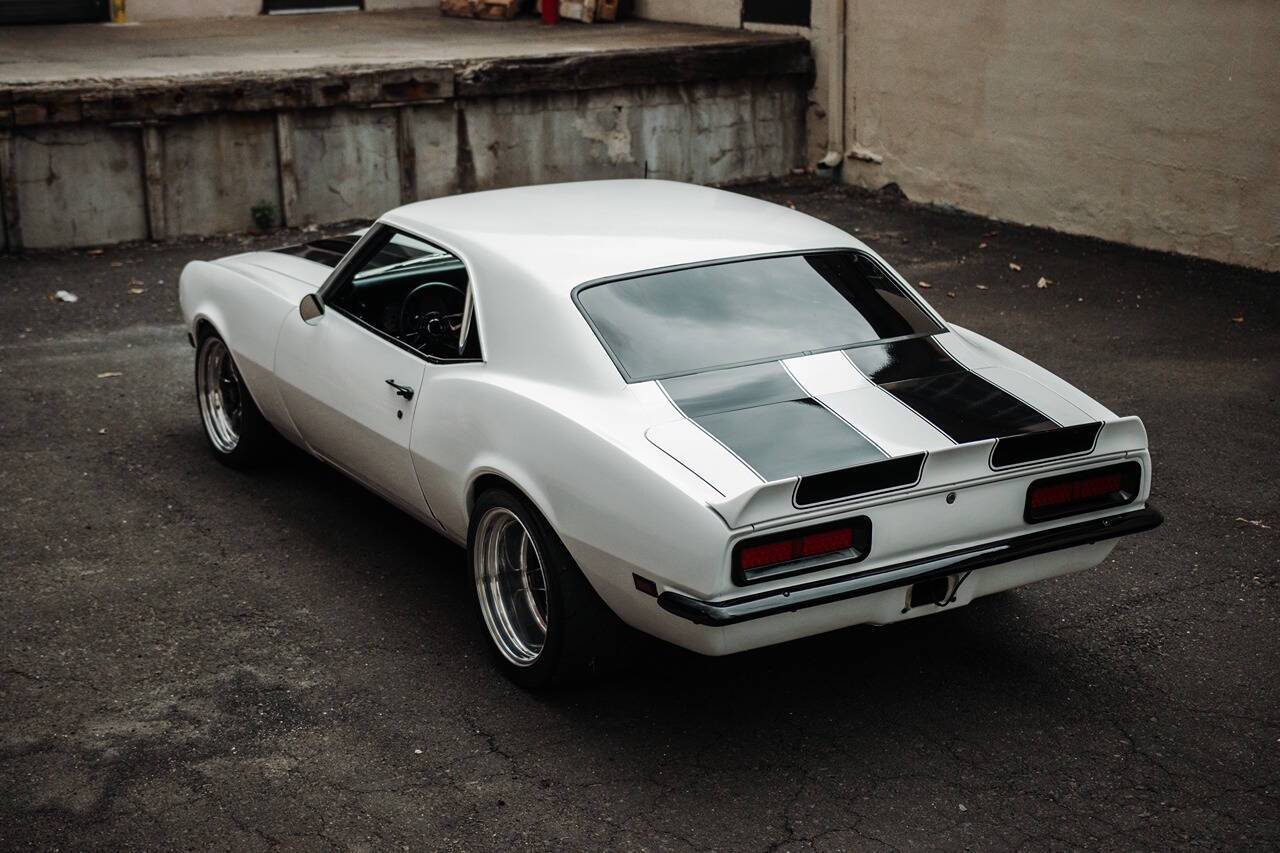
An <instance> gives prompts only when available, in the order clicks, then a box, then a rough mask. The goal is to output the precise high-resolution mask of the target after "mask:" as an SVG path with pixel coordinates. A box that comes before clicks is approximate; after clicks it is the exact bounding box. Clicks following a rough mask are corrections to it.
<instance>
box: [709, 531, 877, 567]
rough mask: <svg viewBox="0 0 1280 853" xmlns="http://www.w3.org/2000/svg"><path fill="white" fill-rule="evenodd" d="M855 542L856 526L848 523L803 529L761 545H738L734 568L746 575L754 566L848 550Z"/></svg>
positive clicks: (770, 564)
mask: <svg viewBox="0 0 1280 853" xmlns="http://www.w3.org/2000/svg"><path fill="white" fill-rule="evenodd" d="M854 541H855V537H854V529H853V525H852V524H849V525H842V526H839V527H826V528H822V529H821V530H814V531H810V532H807V533H806V532H804V531H801V532H799V533H797V534H796V535H794V536H787V537H784V538H782V539H770V540H769V541H767V542H761V543H759V544H750V543H748V544H744V545H741V546H739V547H738V556H737V565H736V566H735V568H736V569H737V571H738V572H739V573H743V574H747V573H750V572H751V571H752V570H753V569H763V568H767V567H769V566H777V565H779V564H782V563H790V562H792V561H794V560H804V559H807V558H809V557H821V556H822V555H824V554H834V553H836V552H837V551H845V550H849V549H851V548H854V547H855V545H854Z"/></svg>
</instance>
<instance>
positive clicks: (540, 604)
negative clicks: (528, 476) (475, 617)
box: [472, 507, 547, 666]
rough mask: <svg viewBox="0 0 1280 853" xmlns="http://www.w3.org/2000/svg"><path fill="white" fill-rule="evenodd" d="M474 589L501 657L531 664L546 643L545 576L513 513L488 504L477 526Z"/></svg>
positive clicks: (533, 545)
mask: <svg viewBox="0 0 1280 853" xmlns="http://www.w3.org/2000/svg"><path fill="white" fill-rule="evenodd" d="M472 561H473V566H472V568H473V569H474V571H475V579H476V594H477V597H478V598H479V599H480V612H481V613H483V614H484V622H485V625H486V626H487V627H488V628H489V634H490V636H492V637H493V641H494V643H495V644H496V645H497V647H498V651H499V652H501V653H502V656H503V657H504V658H506V659H507V660H508V661H510V662H511V663H513V664H515V665H516V666H530V665H532V664H533V663H534V662H535V661H536V660H537V659H538V656H539V655H540V654H542V648H543V646H544V645H545V644H546V642H547V576H546V571H545V569H544V567H543V566H544V564H543V562H542V555H541V554H540V553H539V552H538V546H537V543H535V542H534V541H533V537H532V536H530V535H529V531H528V530H527V529H525V526H524V523H523V522H522V521H520V519H519V518H518V517H517V516H516V514H515V513H514V512H512V511H511V510H509V509H507V508H505V507H492V508H490V509H489V510H488V511H486V512H485V514H484V515H483V516H481V518H480V521H479V524H478V525H477V527H476V536H475V546H474V550H473V551H472Z"/></svg>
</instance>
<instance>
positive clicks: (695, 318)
mask: <svg viewBox="0 0 1280 853" xmlns="http://www.w3.org/2000/svg"><path fill="white" fill-rule="evenodd" d="M577 299H578V304H579V306H580V307H581V308H582V311H583V313H584V314H585V315H586V316H587V319H588V320H589V321H590V323H591V325H592V327H593V328H594V329H595V331H596V334H597V335H598V336H599V337H600V340H601V341H602V342H603V343H604V345H605V348H606V349H607V350H608V351H609V353H610V355H612V356H613V360H614V361H615V362H616V363H617V365H618V367H619V369H620V370H621V371H622V373H623V376H624V377H625V378H626V379H627V380H628V381H629V382H638V381H641V380H645V379H659V378H662V377H665V376H672V375H676V374H681V373H694V372H698V371H702V370H710V369H714V368H717V367H726V366H728V365H732V364H748V363H752V362H761V361H770V360H773V359H778V358H786V357H788V356H795V355H803V354H805V353H810V352H819V351H823V350H831V349H839V348H842V347H847V346H853V345H856V344H863V343H870V342H873V341H879V340H884V339H886V338H899V337H903V336H907V335H924V334H933V333H935V332H939V331H942V328H941V327H940V326H939V325H938V324H937V323H936V322H935V321H934V320H933V319H932V318H931V317H930V316H929V315H928V314H926V313H925V312H924V311H923V310H922V309H921V308H920V307H919V305H917V304H916V302H915V301H914V300H913V299H912V298H911V297H910V296H908V295H907V293H906V291H905V290H904V289H903V288H902V287H901V286H900V285H899V284H898V283H897V282H896V281H895V280H893V279H892V278H890V277H889V275H888V273H887V272H885V271H884V269H882V268H881V267H880V265H879V264H877V263H876V262H875V261H873V260H872V259H871V258H870V257H868V256H866V255H864V254H862V253H860V252H854V251H837V252H814V253H810V254H803V255H788V256H785V257H771V258H755V259H750V260H744V261H731V262H728V263H719V264H713V265H710V266H702V267H691V268H687V269H680V270H673V271H671V272H661V273H651V274H648V275H640V276H636V277H635V278H628V279H622V280H617V281H610V282H604V283H602V284H596V285H591V286H588V287H584V288H582V289H581V290H580V291H578V294H577Z"/></svg>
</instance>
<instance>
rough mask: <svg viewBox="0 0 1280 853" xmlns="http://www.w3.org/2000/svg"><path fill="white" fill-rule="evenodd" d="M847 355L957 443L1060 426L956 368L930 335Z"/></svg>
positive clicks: (958, 367)
mask: <svg viewBox="0 0 1280 853" xmlns="http://www.w3.org/2000/svg"><path fill="white" fill-rule="evenodd" d="M845 355H846V356H848V358H849V360H850V361H851V362H852V363H853V365H854V366H855V367H857V368H858V370H860V371H862V373H863V374H865V375H866V376H867V377H868V378H869V379H870V380H871V381H872V382H874V383H876V384H877V385H879V386H880V387H882V388H884V389H885V390H886V391H888V392H889V393H890V394H892V395H893V396H894V397H896V398H897V399H898V400H900V401H901V402H902V403H903V404H905V405H907V406H909V407H910V408H911V409H913V410H914V411H915V412H916V413H917V414H918V415H920V416H921V417H922V418H924V419H925V420H927V421H928V422H929V423H931V424H933V425H934V426H935V427H936V428H937V429H938V430H939V431H940V432H942V433H943V434H944V435H946V436H947V437H948V438H950V439H951V440H952V441H954V442H956V443H957V444H967V443H969V442H974V441H983V440H985V439H990V438H1003V437H1006V436H1015V435H1025V434H1028V433H1035V432H1043V431H1047V430H1054V429H1057V428H1058V426H1059V424H1058V423H1057V422H1056V421H1054V420H1052V419H1050V418H1049V417H1047V416H1046V415H1044V414H1043V413H1042V412H1040V411H1039V410H1037V409H1035V408H1034V407H1032V406H1030V405H1029V404H1027V403H1026V402H1024V401H1023V400H1020V399H1018V398H1017V397H1015V396H1014V395H1012V394H1010V393H1009V392H1008V391H1005V390H1004V389H1003V388H1000V387H997V386H996V385H993V384H992V383H991V382H989V381H987V380H986V379H985V378H983V377H981V376H979V375H978V374H976V373H974V372H973V371H971V370H969V369H968V368H966V367H965V366H964V365H962V364H960V363H959V362H958V361H956V360H955V359H953V358H952V357H951V356H950V355H949V354H948V353H947V352H946V351H945V350H943V349H942V347H941V346H939V345H938V343H937V342H936V341H935V340H933V338H931V337H929V338H915V339H912V340H905V341H894V342H891V343H884V344H874V345H870V346H861V347H855V348H852V349H847V350H845Z"/></svg>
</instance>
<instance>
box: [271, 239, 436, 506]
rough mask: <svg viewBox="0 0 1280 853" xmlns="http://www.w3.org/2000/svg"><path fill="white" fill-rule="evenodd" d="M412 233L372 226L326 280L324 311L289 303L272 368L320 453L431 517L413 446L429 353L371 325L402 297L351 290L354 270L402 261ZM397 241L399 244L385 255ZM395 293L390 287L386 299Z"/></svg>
mask: <svg viewBox="0 0 1280 853" xmlns="http://www.w3.org/2000/svg"><path fill="white" fill-rule="evenodd" d="M393 238H394V239H395V241H396V242H395V243H391V241H392V240H393ZM413 240H414V238H409V237H407V235H402V234H400V233H399V232H395V231H393V230H392V229H390V228H386V227H385V226H375V232H374V233H371V234H370V235H369V237H367V238H366V239H365V240H363V241H361V242H360V243H358V244H357V245H356V246H355V247H354V248H353V249H352V252H351V255H352V257H349V258H348V259H347V260H346V261H344V262H343V263H342V264H341V265H339V267H338V268H337V269H336V270H335V273H334V276H335V277H334V279H332V280H331V281H330V283H328V284H326V285H325V288H324V291H323V292H325V293H327V294H330V295H331V296H333V297H334V298H333V299H332V301H326V303H325V304H324V309H323V311H322V313H319V314H318V315H316V316H313V317H311V318H310V319H303V317H302V315H301V313H300V312H298V311H292V312H290V313H289V316H288V317H287V318H286V319H285V321H284V324H283V326H282V327H281V329H280V337H279V341H278V343H277V346H276V358H275V373H276V377H277V380H278V387H279V389H280V394H281V396H282V397H283V398H284V402H285V406H286V407H287V409H288V412H289V416H290V417H291V418H292V419H293V422H294V425H295V426H296V427H297V428H298V432H299V433H300V434H301V436H302V438H303V440H304V441H305V442H306V443H307V445H308V447H309V448H310V449H311V450H312V451H313V452H314V453H315V454H316V455H318V456H321V457H323V458H324V459H325V460H327V461H329V462H330V463H332V464H333V465H334V466H336V467H338V468H339V469H341V470H342V471H344V472H346V473H347V474H348V475H350V476H351V477H353V478H354V479H356V480H358V481H359V482H361V483H363V484H364V485H366V486H368V487H369V488H371V489H373V490H374V491H376V492H378V493H380V494H382V495H383V496H384V497H386V498H388V499H389V500H391V501H392V502H393V503H395V504H397V505H398V506H400V507H401V508H402V509H404V510H406V511H408V512H409V513H411V514H413V515H415V516H417V517H419V518H422V519H426V520H431V511H430V508H429V507H428V506H427V502H426V499H425V498H424V497H423V494H422V487H421V486H420V485H419V483H418V479H417V475H416V474H415V473H414V468H413V462H412V459H411V458H410V455H409V437H410V431H411V427H412V424H413V416H414V411H415V409H416V408H417V406H418V405H420V403H421V399H420V397H419V395H418V390H419V389H420V388H421V387H422V380H423V375H424V373H425V370H426V367H427V362H426V359H425V358H424V357H423V355H422V354H421V353H419V352H416V351H414V350H413V349H412V348H411V347H407V346H405V345H403V344H402V343H399V342H397V341H395V340H394V338H391V337H390V335H389V334H388V333H387V332H386V330H384V329H380V328H378V327H377V326H376V325H374V324H375V323H378V322H380V317H381V314H385V313H388V312H389V313H390V314H391V315H394V314H395V311H396V309H397V307H398V306H396V305H391V304H387V305H383V304H381V303H375V304H366V302H368V301H369V300H376V297H370V298H369V299H366V300H365V301H358V300H357V299H356V298H355V297H354V295H353V291H354V289H355V285H356V284H357V282H356V279H357V278H358V277H360V276H367V275H368V274H369V271H370V270H371V269H373V271H374V272H375V273H376V272H377V271H378V269H377V265H379V264H381V265H382V267H381V268H383V269H386V268H390V267H392V266H396V265H400V266H403V264H404V263H405V261H404V260H403V259H400V260H399V261H397V258H398V257H400V258H402V256H403V254H404V246H405V244H406V243H410V244H411V242H412V241H413ZM423 245H424V246H425V245H426V244H423ZM428 248H429V249H433V247H428ZM392 249H397V250H398V251H399V254H398V255H397V254H396V253H395V252H391V253H390V255H389V254H388V253H389V252H390V250H392ZM410 251H412V246H411V245H410ZM344 289H345V291H344ZM344 292H345V293H346V294H347V296H346V298H345V299H344V298H343V293H344ZM393 300H394V295H389V296H388V297H387V298H386V299H384V300H383V301H385V302H387V303H390V302H392V301H393ZM393 319H394V318H393ZM388 322H391V321H388ZM389 338H390V339H389Z"/></svg>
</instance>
